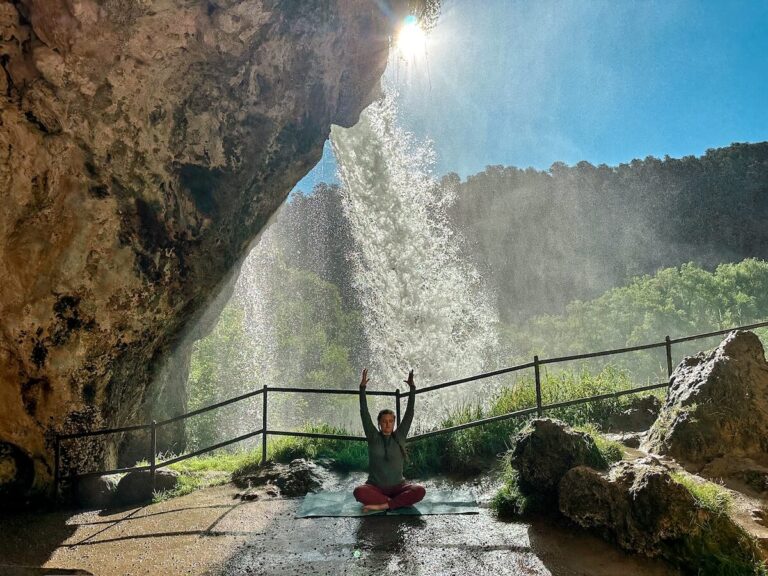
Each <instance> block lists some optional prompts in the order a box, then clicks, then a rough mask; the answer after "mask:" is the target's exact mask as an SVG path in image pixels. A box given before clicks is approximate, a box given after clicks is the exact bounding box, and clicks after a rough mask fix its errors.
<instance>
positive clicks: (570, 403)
mask: <svg viewBox="0 0 768 576" xmlns="http://www.w3.org/2000/svg"><path fill="white" fill-rule="evenodd" d="M668 385H669V384H668V383H667V382H660V383H658V384H651V385H649V386H638V387H637V388H628V389H626V390H621V391H619V392H608V393H607V394H598V395H597V396H588V397H587V398H577V399H575V400H566V401H564V402H556V403H554V404H545V405H543V406H542V407H541V409H542V410H554V409H555V408H567V407H568V406H575V405H576V404H586V403H587V402H595V401H597V400H607V399H608V398H618V397H619V396H625V395H627V394H637V393H639V392H645V391H647V390H655V389H656V388H664V387H665V386H668Z"/></svg>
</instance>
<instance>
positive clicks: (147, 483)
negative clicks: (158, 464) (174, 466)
mask: <svg viewBox="0 0 768 576" xmlns="http://www.w3.org/2000/svg"><path fill="white" fill-rule="evenodd" d="M178 482H179V473H178V472H175V471H174V470H166V469H160V470H156V471H155V487H154V491H153V490H152V476H151V474H150V473H149V470H140V471H138V472H128V474H126V475H125V476H123V477H122V478H121V479H120V482H118V484H117V492H116V494H115V502H116V503H118V504H122V505H130V504H140V503H142V502H148V501H150V500H152V495H153V492H168V491H170V490H173V489H174V488H175V487H176V485H177V484H178Z"/></svg>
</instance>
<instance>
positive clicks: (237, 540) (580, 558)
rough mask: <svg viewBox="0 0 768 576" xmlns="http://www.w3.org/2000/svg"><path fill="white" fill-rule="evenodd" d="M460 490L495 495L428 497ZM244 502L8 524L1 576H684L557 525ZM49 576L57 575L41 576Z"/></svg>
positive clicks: (187, 503)
mask: <svg viewBox="0 0 768 576" xmlns="http://www.w3.org/2000/svg"><path fill="white" fill-rule="evenodd" d="M361 481H362V477H360V476H355V475H350V476H349V477H346V478H342V479H341V480H340V481H339V482H338V483H336V484H334V485H333V486H332V488H331V489H333V490H351V488H352V487H353V486H354V485H355V484H356V483H358V482H361ZM452 486H454V487H456V488H458V489H460V490H467V489H474V490H475V492H476V494H478V496H479V499H480V501H481V502H482V501H483V500H484V499H487V495H488V494H489V493H492V490H491V488H490V487H489V486H488V485H478V484H471V485H462V486H457V485H456V484H455V483H452V482H450V481H446V480H437V481H430V482H428V483H427V487H428V489H440V490H445V489H450V488H451V487H452ZM236 493H237V489H236V488H235V487H234V486H232V485H226V486H217V487H213V488H208V489H205V490H202V491H199V492H196V493H193V494H189V495H187V496H184V497H181V498H176V499H173V500H169V501H166V502H161V503H158V504H152V505H149V506H146V507H140V508H130V509H123V510H112V511H105V512H96V511H92V512H82V513H75V514H73V513H64V512H57V513H48V514H27V515H18V516H16V517H10V518H4V519H3V521H2V523H1V525H0V558H2V560H0V565H3V566H4V567H0V574H2V576H6V575H7V576H39V575H41V574H54V573H55V574H64V573H66V572H64V570H70V572H69V573H71V574H78V573H80V574H83V573H88V572H90V573H93V574H97V575H98V576H112V575H115V576H116V575H123V574H127V573H132V574H168V575H175V574H186V575H192V576H194V575H203V574H206V575H208V576H233V575H270V576H281V575H285V576H287V575H296V576H299V575H304V574H318V575H322V574H327V575H329V576H331V575H333V576H336V575H340V574H347V575H370V574H390V573H393V574H394V573H399V574H408V575H409V576H416V575H424V576H426V575H430V576H432V575H440V574H473V575H486V574H487V575H491V574H493V575H497V574H531V575H551V576H565V575H568V576H579V575H585V576H586V575H590V576H607V575H609V574H610V575H612V576H613V575H615V574H621V575H622V576H633V575H635V574H637V575H641V574H642V575H644V576H671V575H674V574H677V573H676V572H675V571H674V570H672V569H670V568H669V567H667V566H666V565H665V564H663V563H660V562H652V561H649V560H647V559H643V558H640V557H635V556H629V555H626V554H624V553H623V552H621V551H620V550H618V549H616V548H615V547H613V546H611V545H609V544H607V543H605V542H603V541H602V540H600V539H598V538H596V537H593V536H590V535H588V534H585V533H583V532H580V531H568V530H566V529H564V528H562V527H559V526H557V525H553V523H552V522H551V521H543V520H542V521H540V522H539V521H536V522H533V523H531V524H526V523H517V522H501V521H499V520H497V519H496V518H495V517H494V516H493V515H492V514H491V513H490V512H489V511H488V510H487V509H482V510H481V513H480V514H476V515H461V516H422V517H419V516H371V517H364V518H302V519H299V518H295V513H296V511H297V510H298V508H299V506H300V504H301V499H280V498H269V497H266V496H262V497H261V498H259V499H258V500H255V501H242V500H240V499H239V498H236ZM52 568H56V569H58V571H55V572H53V571H50V570H49V571H48V572H46V571H45V570H44V569H52ZM3 570H5V571H3ZM75 570H81V571H84V572H74V571H75Z"/></svg>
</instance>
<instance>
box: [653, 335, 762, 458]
mask: <svg viewBox="0 0 768 576" xmlns="http://www.w3.org/2000/svg"><path fill="white" fill-rule="evenodd" d="M767 432H768V364H766V361H765V355H764V352H763V346H762V344H761V343H760V340H759V339H758V337H757V336H755V334H753V333H752V332H732V333H730V334H729V335H728V336H727V337H726V338H725V340H723V341H722V342H721V343H720V345H719V346H718V347H717V348H716V349H715V350H714V351H713V352H710V353H709V354H705V353H701V354H699V355H698V356H691V357H688V358H685V359H684V360H683V361H682V362H681V363H680V365H679V366H678V367H677V369H676V370H675V372H674V373H673V374H672V376H671V380H670V387H669V390H668V392H667V398H666V400H665V402H664V406H663V407H662V409H661V412H660V413H659V417H658V419H657V420H656V422H655V423H654V424H653V426H652V427H651V429H650V430H649V432H648V435H647V437H646V441H645V442H644V443H643V445H642V448H643V450H646V451H648V452H653V453H656V454H664V455H669V456H672V457H674V458H675V459H676V460H678V461H679V462H681V463H684V464H687V465H689V466H690V467H693V468H695V469H699V468H701V466H703V465H705V464H707V463H708V462H712V461H714V460H716V459H718V458H721V457H723V456H726V455H727V456H729V457H750V458H751V457H753V458H756V459H758V460H764V459H765V457H766V454H768V433H767Z"/></svg>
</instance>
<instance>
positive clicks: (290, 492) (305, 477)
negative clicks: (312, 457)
mask: <svg viewBox="0 0 768 576" xmlns="http://www.w3.org/2000/svg"><path fill="white" fill-rule="evenodd" d="M327 475H328V474H327V472H325V471H324V470H323V469H322V468H321V467H319V466H317V465H316V464H315V463H313V462H310V461H308V460H304V459H303V458H297V459H296V460H293V461H291V463H290V464H280V463H277V462H267V464H266V465H265V466H261V467H259V468H257V469H256V470H255V471H254V472H252V473H249V474H247V475H244V476H241V477H238V478H236V479H235V481H236V482H237V484H238V485H241V486H245V485H249V486H261V485H265V484H266V485H268V486H267V490H266V493H267V494H269V495H270V496H276V493H275V492H274V488H271V487H270V486H269V485H274V486H276V487H277V488H278V489H279V490H280V493H282V494H283V496H288V497H294V496H304V495H305V494H307V492H311V491H314V490H315V489H317V488H320V487H321V486H322V485H323V482H324V481H325V480H326V478H327Z"/></svg>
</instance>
